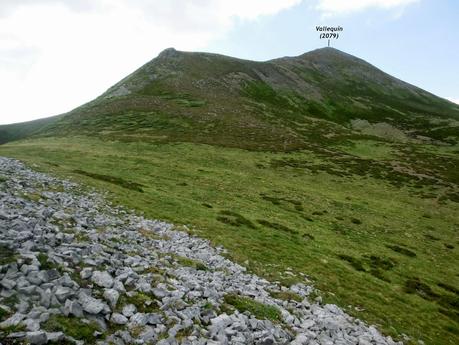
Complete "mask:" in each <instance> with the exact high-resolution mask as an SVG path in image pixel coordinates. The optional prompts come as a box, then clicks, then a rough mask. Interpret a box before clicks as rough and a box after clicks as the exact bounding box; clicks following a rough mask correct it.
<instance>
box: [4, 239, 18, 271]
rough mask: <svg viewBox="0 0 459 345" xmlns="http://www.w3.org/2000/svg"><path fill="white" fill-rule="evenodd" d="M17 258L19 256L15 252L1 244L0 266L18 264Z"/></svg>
mask: <svg viewBox="0 0 459 345" xmlns="http://www.w3.org/2000/svg"><path fill="white" fill-rule="evenodd" d="M17 258H18V256H17V254H16V252H15V251H14V250H12V249H11V248H9V247H7V246H5V245H2V244H0V266H2V265H7V264H10V263H13V262H16V259H17Z"/></svg>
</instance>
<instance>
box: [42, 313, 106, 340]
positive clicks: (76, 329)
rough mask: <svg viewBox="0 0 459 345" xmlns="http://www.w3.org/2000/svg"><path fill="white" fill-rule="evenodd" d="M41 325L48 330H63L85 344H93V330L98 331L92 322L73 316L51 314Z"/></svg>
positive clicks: (94, 338)
mask: <svg viewBox="0 0 459 345" xmlns="http://www.w3.org/2000/svg"><path fill="white" fill-rule="evenodd" d="M41 327H42V328H43V329H44V330H46V331H48V332H63V333H65V334H66V335H68V336H71V337H73V338H75V339H77V340H82V341H84V342H85V343H87V344H94V343H95V341H96V337H95V336H94V332H96V331H100V329H99V327H98V326H97V324H96V323H94V322H88V323H85V322H83V321H81V320H79V319H77V318H75V317H64V316H62V315H51V316H50V318H49V319H48V320H47V321H45V322H44V323H42V324H41Z"/></svg>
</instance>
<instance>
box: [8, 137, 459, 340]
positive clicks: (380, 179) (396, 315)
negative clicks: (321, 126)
mask: <svg viewBox="0 0 459 345" xmlns="http://www.w3.org/2000/svg"><path fill="white" fill-rule="evenodd" d="M102 137H103V136H102ZM150 138H153V139H151V140H149V141H148V142H145V141H143V142H139V141H135V140H129V141H126V140H124V141H118V138H113V139H112V140H107V137H104V140H102V139H101V138H100V137H99V138H97V137H92V138H89V137H74V136H69V137H67V138H62V137H61V138H52V137H49V138H36V139H31V140H23V141H19V142H11V143H8V144H5V145H2V146H0V155H2V156H10V157H15V158H18V159H21V160H23V161H25V162H26V163H28V164H30V165H32V166H33V167H34V168H37V169H39V170H42V171H46V172H52V173H54V174H56V175H58V176H64V177H67V178H72V179H74V180H76V181H80V182H83V183H84V184H87V185H89V186H94V187H96V188H98V189H100V190H102V191H108V196H109V198H110V199H111V200H112V201H113V202H115V203H118V204H121V205H124V206H127V207H130V208H133V209H135V210H137V211H138V212H142V213H144V214H145V215H146V216H148V217H152V218H159V219H164V220H168V221H171V222H174V223H176V224H179V225H180V224H186V225H188V227H189V228H190V229H191V230H190V231H192V232H193V233H195V234H197V235H199V236H203V237H206V238H208V239H210V240H211V241H212V242H213V243H214V244H222V245H224V246H225V247H226V248H227V249H228V250H229V254H228V255H229V256H230V257H231V258H232V259H233V260H236V261H237V262H239V263H241V264H244V265H246V266H248V268H249V269H250V270H251V271H252V272H255V273H257V274H260V275H263V276H265V277H267V278H269V279H272V280H279V281H282V282H284V283H286V284H291V283H295V282H304V278H303V277H302V275H301V274H300V273H303V274H306V275H307V276H308V277H309V279H310V280H311V281H312V282H313V283H314V285H315V286H316V287H317V288H318V289H320V291H321V295H322V297H323V298H324V299H325V301H327V302H333V303H337V304H339V305H340V306H341V307H343V308H345V309H346V310H347V311H348V312H349V313H350V314H352V315H355V316H357V317H359V318H361V319H363V320H365V321H368V322H370V323H374V324H376V325H378V327H379V328H380V329H381V330H383V331H384V332H385V333H386V334H390V335H393V336H398V335H400V334H401V333H405V334H408V335H409V336H411V337H412V339H413V343H416V340H417V339H422V340H423V341H425V342H426V343H427V344H457V343H459V236H458V232H459V212H458V210H459V207H458V203H457V198H458V194H457V183H458V181H459V178H458V175H457V174H458V172H457V165H456V164H457V152H458V151H457V146H456V147H455V148H454V147H452V146H449V147H446V146H445V147H440V146H433V145H431V146H429V145H415V144H405V145H403V146H401V145H400V144H397V143H390V142H386V141H383V140H376V139H375V140H373V139H371V140H370V139H368V138H363V137H362V138H360V139H359V138H354V139H352V140H347V141H343V140H341V141H340V142H339V143H337V144H334V143H333V141H330V143H329V144H327V145H328V146H327V147H326V148H325V147H322V148H319V146H317V145H313V144H311V145H310V147H305V148H303V149H301V150H296V151H292V152H270V151H263V150H261V151H260V150H256V151H249V150H244V149H241V148H235V147H227V146H226V147H224V146H212V145H206V144H200V143H193V142H188V143H184V142H172V141H164V140H161V139H158V140H157V141H155V140H154V137H150ZM455 165H456V169H455V168H454V166H455ZM287 270H289V271H291V272H293V275H291V274H289V273H286V271H287Z"/></svg>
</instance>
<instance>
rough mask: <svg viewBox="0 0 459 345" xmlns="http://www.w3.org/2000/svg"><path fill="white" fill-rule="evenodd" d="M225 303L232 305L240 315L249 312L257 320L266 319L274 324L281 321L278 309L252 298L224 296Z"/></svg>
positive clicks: (234, 295)
mask: <svg viewBox="0 0 459 345" xmlns="http://www.w3.org/2000/svg"><path fill="white" fill-rule="evenodd" d="M224 301H225V303H227V304H229V305H232V306H233V307H234V308H236V309H237V310H239V311H240V312H241V313H243V312H246V311H248V312H250V313H251V314H252V315H254V316H255V317H256V318H257V319H267V320H271V321H275V322H279V321H281V313H280V311H279V309H278V308H276V307H275V306H271V305H266V304H263V303H260V302H257V301H255V300H253V299H252V298H249V297H245V296H240V295H236V294H227V295H225V296H224Z"/></svg>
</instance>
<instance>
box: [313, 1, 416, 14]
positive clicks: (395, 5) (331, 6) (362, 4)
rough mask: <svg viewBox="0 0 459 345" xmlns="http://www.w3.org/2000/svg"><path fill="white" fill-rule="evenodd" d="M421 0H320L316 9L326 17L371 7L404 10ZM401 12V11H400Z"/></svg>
mask: <svg viewBox="0 0 459 345" xmlns="http://www.w3.org/2000/svg"><path fill="white" fill-rule="evenodd" d="M418 1H420V0H318V3H317V5H316V9H317V10H318V11H320V12H321V13H322V14H323V15H324V16H325V17H330V16H336V15H348V14H351V13H354V12H361V11H364V10H367V9H370V8H377V9H384V10H389V9H395V10H398V11H400V10H402V9H403V8H405V7H406V6H408V5H411V4H413V3H416V2H418ZM398 13H400V12H398Z"/></svg>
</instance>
